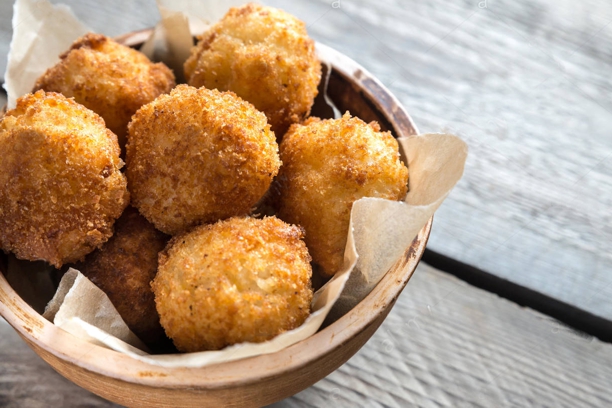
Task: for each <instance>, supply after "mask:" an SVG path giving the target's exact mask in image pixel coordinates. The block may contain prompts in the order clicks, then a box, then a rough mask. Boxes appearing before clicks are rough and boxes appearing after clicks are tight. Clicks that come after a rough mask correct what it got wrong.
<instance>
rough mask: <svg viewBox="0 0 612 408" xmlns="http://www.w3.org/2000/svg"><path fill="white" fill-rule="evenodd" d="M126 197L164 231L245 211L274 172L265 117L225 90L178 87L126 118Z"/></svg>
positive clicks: (272, 142)
mask: <svg viewBox="0 0 612 408" xmlns="http://www.w3.org/2000/svg"><path fill="white" fill-rule="evenodd" d="M129 132H130V141H129V143H128V145H127V156H126V157H127V158H126V160H127V173H126V174H127V177H128V180H129V188H130V192H131V193H132V202H133V205H134V206H135V207H137V208H138V209H139V211H140V213H141V214H142V215H144V216H145V217H146V218H147V219H148V220H149V221H151V222H152V223H153V224H154V225H155V226H156V228H157V229H159V230H160V231H163V232H165V233H167V234H170V235H175V234H178V233H180V232H182V231H184V230H186V229H188V228H190V227H192V226H194V225H197V224H199V223H204V222H215V221H217V220H219V219H224V218H229V217H231V216H234V215H241V214H248V213H249V211H250V210H251V208H252V207H253V205H254V204H255V203H256V202H257V201H258V200H259V199H260V198H261V197H262V196H263V195H264V193H265V192H266V190H267V189H268V187H269V186H270V183H271V182H272V178H273V177H274V176H275V175H276V174H277V173H278V168H279V167H280V160H279V158H278V145H277V144H276V140H275V137H274V133H273V132H272V131H270V126H269V125H268V124H267V122H266V117H265V115H264V114H262V113H261V112H259V111H257V110H255V108H253V106H252V105H251V104H250V103H248V102H245V101H243V100H241V99H240V98H238V97H237V96H236V95H235V94H233V93H231V92H219V91H217V90H208V89H205V88H200V89H195V88H193V87H190V86H187V85H179V86H177V87H176V88H175V89H174V90H173V91H172V92H171V93H170V95H162V96H160V97H159V98H158V99H156V100H155V101H154V102H152V103H150V104H147V105H145V106H143V107H142V108H141V109H140V110H139V111H138V112H137V113H136V114H135V115H134V118H133V120H132V122H131V123H130V125H129Z"/></svg>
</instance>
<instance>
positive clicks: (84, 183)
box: [0, 91, 129, 268]
mask: <svg viewBox="0 0 612 408" xmlns="http://www.w3.org/2000/svg"><path fill="white" fill-rule="evenodd" d="M0 152H2V157H1V159H0V247H2V249H4V250H5V251H10V252H13V253H14V254H15V255H16V256H17V257H18V258H20V259H26V260H30V261H35V260H44V261H47V262H49V263H51V264H52V265H54V266H55V267H58V268H59V267H60V266H62V264H64V263H70V262H75V261H78V260H80V259H82V258H83V257H84V256H85V255H87V254H88V253H89V252H91V251H93V250H94V249H95V248H96V247H99V246H100V245H102V244H103V243H104V242H105V241H106V240H108V238H109V237H110V236H111V235H112V233H113V231H112V227H113V223H114V222H115V220H116V219H117V218H118V217H119V216H120V215H121V213H122V212H123V209H124V208H125V207H126V206H127V204H128V202H129V194H128V191H127V187H126V179H125V177H124V175H123V174H122V173H121V172H120V171H119V169H120V168H121V166H122V165H123V162H122V161H121V159H120V158H119V145H118V144H117V137H116V136H115V135H114V134H113V133H112V132H111V131H110V130H108V129H107V128H106V127H105V126H104V121H103V120H102V118H101V117H100V116H98V115H97V114H95V113H94V112H92V111H90V110H89V109H87V108H85V107H84V106H82V105H79V104H78V103H76V102H74V101H73V100H72V99H67V98H66V97H64V96H63V95H60V94H57V93H53V92H50V93H45V92H43V91H38V92H36V93H35V94H33V95H32V94H28V95H25V96H23V97H22V98H19V99H18V100H17V107H16V108H15V109H13V110H10V111H8V112H7V113H6V115H5V116H4V117H3V118H2V119H1V121H0Z"/></svg>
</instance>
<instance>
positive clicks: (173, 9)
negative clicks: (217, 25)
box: [5, 0, 467, 367]
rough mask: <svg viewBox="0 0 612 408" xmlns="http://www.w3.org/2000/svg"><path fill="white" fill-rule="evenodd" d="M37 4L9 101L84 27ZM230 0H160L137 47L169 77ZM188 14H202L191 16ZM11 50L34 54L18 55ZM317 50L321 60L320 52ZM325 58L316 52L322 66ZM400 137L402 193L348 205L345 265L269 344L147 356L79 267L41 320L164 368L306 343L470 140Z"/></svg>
mask: <svg viewBox="0 0 612 408" xmlns="http://www.w3.org/2000/svg"><path fill="white" fill-rule="evenodd" d="M234 2H235V0H234V1H232V2H231V3H232V4H235V3H234ZM41 3H47V2H46V0H44V1H38V2H34V1H33V0H17V1H16V5H15V15H16V16H24V15H28V16H32V18H31V20H32V21H30V22H29V23H24V24H20V25H19V27H15V29H14V37H13V41H12V42H11V52H10V54H9V69H8V70H7V76H6V84H5V87H6V89H7V91H8V94H9V101H12V102H13V104H14V101H15V100H16V98H17V97H19V96H21V95H23V94H25V93H27V92H29V91H30V90H31V89H32V86H33V84H34V81H35V80H36V78H37V77H38V76H39V75H41V74H42V73H43V72H44V71H45V70H46V69H47V68H49V67H50V66H52V65H53V64H54V63H55V62H56V61H57V60H58V58H57V56H58V55H59V54H60V53H62V52H64V51H65V50H66V49H68V48H69V46H70V44H71V43H72V41H73V40H75V39H76V38H77V37H79V36H80V35H82V34H84V32H85V31H86V30H85V29H84V27H83V26H82V25H81V24H80V23H79V22H78V21H77V20H76V18H75V17H74V16H73V15H72V14H71V13H69V12H68V11H67V10H66V9H65V8H63V7H60V6H56V7H55V8H53V7H52V6H50V5H48V4H46V5H42V6H41ZM240 3H242V2H240ZM228 5H229V4H228V3H227V2H215V1H199V2H198V1H191V0H181V1H173V2H170V1H169V0H158V6H159V7H160V13H161V14H162V16H163V21H162V22H160V24H158V26H157V27H156V29H155V32H154V34H153V35H152V38H151V39H150V41H148V42H147V43H145V45H144V46H143V49H144V50H145V51H147V52H148V53H149V55H150V56H152V57H153V58H154V59H157V58H162V59H163V60H164V61H166V58H167V59H168V61H169V63H170V65H171V66H176V67H179V66H180V68H176V67H175V73H179V72H182V62H183V61H184V58H186V55H188V49H189V48H190V47H191V45H192V42H193V40H192V37H191V35H192V33H193V32H194V31H193V30H195V29H197V27H200V28H201V27H205V25H206V24H207V23H211V22H214V21H215V20H217V19H218V18H220V17H221V16H222V15H223V14H224V13H225V11H226V9H227V7H228ZM33 7H37V8H40V9H45V10H46V9H47V8H48V7H51V8H52V9H53V10H55V11H54V13H60V15H61V19H62V21H61V22H53V21H47V20H48V17H47V15H45V13H42V14H41V13H37V11H36V10H34V9H33ZM58 10H59V11H58ZM185 16H189V17H190V18H189V19H188V18H186V17H185ZM192 16H195V17H198V19H192V18H191V17H192ZM50 18H51V19H53V17H50ZM17 21H20V19H19V18H18V17H16V18H15V19H14V24H15V22H17ZM74 27H77V28H76V29H75V28H74ZM194 27H196V28H194ZM40 33H44V35H41V34H40ZM187 33H189V36H187ZM47 44H49V45H47ZM16 48H19V49H23V50H30V51H29V52H18V51H15V49H16ZM32 50H37V52H38V53H40V54H46V55H44V56H43V55H40V56H37V60H36V63H33V61H32V57H31V56H30V53H31V52H32ZM319 55H320V56H323V57H324V53H323V54H321V53H320V54H319ZM329 62H330V61H325V60H324V58H322V63H324V64H329ZM177 70H178V71H177ZM9 106H10V105H9ZM398 141H399V144H400V152H401V154H402V155H403V159H404V161H405V162H407V163H408V164H409V171H410V178H409V193H408V194H407V196H406V199H405V200H404V201H403V202H396V201H388V200H383V199H377V198H364V199H361V200H358V201H357V202H355V203H354V205H353V209H352V211H351V227H350V229H349V234H348V237H347V246H346V250H345V255H344V256H345V259H344V265H343V268H342V269H341V271H339V272H338V273H337V274H336V275H335V276H334V277H333V278H332V279H331V280H330V281H329V282H328V283H327V284H326V285H324V286H323V287H322V288H321V289H320V290H319V291H317V293H316V294H315V297H314V299H313V303H312V312H313V313H312V314H311V316H310V317H309V318H308V319H307V321H306V322H305V323H304V324H303V325H302V326H300V327H298V328H296V329H295V330H292V331H289V332H286V333H283V334H281V335H279V336H277V337H275V338H274V339H272V340H270V341H267V342H263V343H258V344H252V343H243V344H237V345H234V346H231V347H227V348H225V349H223V350H219V351H205V352H199V353H186V354H180V355H150V354H148V353H146V352H145V351H143V350H144V348H143V345H142V343H141V342H140V341H139V340H138V339H137V338H135V336H134V335H133V333H131V332H130V331H129V329H127V326H125V323H123V320H122V319H121V318H120V316H119V315H118V313H117V312H116V310H115V309H114V307H113V306H112V304H110V301H108V298H107V297H106V295H104V293H102V292H101V291H100V290H99V289H97V287H95V285H93V284H91V283H90V282H89V281H88V280H87V279H86V278H85V277H84V276H83V275H82V274H80V273H79V272H78V271H76V270H71V271H70V272H69V273H67V274H66V276H65V277H64V279H63V280H62V282H61V284H60V288H59V290H58V291H57V293H56V295H55V297H54V299H53V300H52V301H51V302H50V303H49V305H48V307H47V312H46V313H45V316H48V317H49V318H50V319H53V320H54V323H55V324H56V325H58V326H59V327H62V328H63V329H65V330H66V331H69V332H71V333H73V334H75V335H77V336H79V337H81V338H84V339H85V340H87V341H90V342H92V343H94V344H100V345H104V346H105V347H108V348H111V349H113V350H116V351H119V352H122V353H125V354H128V355H130V356H132V357H133V358H135V359H138V360H141V361H144V362H147V363H150V364H154V365H159V366H164V367H203V366H206V365H208V364H215V363H220V362H227V361H231V360H236V359H240V358H245V357H249V356H254V355H259V354H265V353H273V352H275V351H278V350H281V349H283V348H285V347H288V346H290V345H292V344H295V343H297V342H299V341H300V340H303V339H306V338H308V337H309V336H311V335H313V334H314V333H315V332H316V331H317V330H318V329H319V327H320V326H321V324H322V323H323V321H324V320H325V317H326V316H327V315H328V313H329V312H330V310H331V309H332V307H333V308H334V312H333V314H334V316H336V317H338V316H341V315H342V314H344V313H345V312H347V311H348V310H350V309H351V308H353V307H354V306H355V305H356V304H357V303H359V301H361V300H362V299H363V298H364V297H365V296H367V294H368V293H370V291H371V290H372V289H373V288H374V287H375V286H376V284H377V283H378V282H379V281H380V279H382V277H383V276H384V274H385V273H386V272H387V271H388V270H389V268H390V267H391V266H392V265H393V264H394V263H395V262H396V261H397V260H398V259H399V257H400V256H401V255H402V254H403V253H404V251H405V250H406V248H407V247H409V245H410V244H411V243H412V240H413V239H414V237H415V236H416V235H417V233H418V232H419V231H420V229H421V228H422V227H423V225H425V223H426V222H427V220H429V218H430V217H431V216H432V215H433V213H434V212H435V210H436V209H437V208H438V207H439V205H440V204H441V203H442V201H443V200H444V199H445V198H446V196H447V195H448V193H449V192H450V190H451V189H452V187H453V186H454V185H455V184H456V183H457V181H458V180H459V179H460V178H461V175H462V174H463V167H464V164H465V160H466V157H467V146H466V144H465V143H464V142H462V141H461V140H460V139H459V138H457V137H456V136H453V135H448V134H429V135H421V136H410V137H400V138H399V139H398ZM358 254H359V255H358Z"/></svg>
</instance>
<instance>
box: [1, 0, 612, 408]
mask: <svg viewBox="0 0 612 408" xmlns="http://www.w3.org/2000/svg"><path fill="white" fill-rule="evenodd" d="M53 2H54V3H58V2H59V1H53ZM11 3H12V2H11V1H10V0H2V1H0V72H3V71H4V69H5V64H6V54H7V52H8V47H9V42H10V37H11V32H12V30H11V24H10V18H11V11H12V5H11ZM63 3H67V4H70V5H71V7H72V8H73V9H74V10H75V12H76V14H77V15H78V16H79V18H81V19H82V20H83V21H84V22H85V23H86V24H88V25H89V26H90V27H91V28H92V29H93V30H95V31H98V32H103V33H105V34H108V35H111V36H112V35H118V34H121V33H124V32H126V31H130V30H137V29H141V28H146V27H149V26H152V25H154V24H155V22H156V21H157V20H158V18H159V14H158V12H157V10H156V9H155V7H154V0H146V1H145V0H138V1H123V0H109V1H105V2H101V1H96V0H86V1H76V0H71V1H63ZM266 3H267V4H270V5H274V6H278V7H282V8H284V9H285V10H287V11H289V12H292V13H293V14H295V15H297V16H298V17H300V18H301V19H302V20H304V21H305V22H306V24H307V26H308V30H309V32H310V34H311V35H312V36H313V37H314V38H315V39H316V40H318V41H320V42H322V43H325V44H327V45H330V46H332V47H334V48H336V49H337V50H339V51H341V52H343V53H345V54H347V55H348V56H350V57H351V58H353V59H355V60H356V61H358V62H359V63H360V64H362V65H364V66H365V67H366V68H367V69H368V70H370V71H371V72H373V73H374V74H375V75H376V76H377V77H378V78H379V79H381V81H382V82H383V83H384V84H385V85H386V86H387V87H388V88H390V89H391V91H392V92H393V93H394V94H395V95H396V96H398V97H399V99H400V100H401V101H402V103H403V104H404V105H405V107H406V109H407V111H408V112H409V113H410V114H411V116H412V117H413V119H414V121H415V123H416V124H417V126H418V127H419V129H420V130H421V131H422V132H430V131H445V130H448V131H452V132H454V133H456V134H458V135H460V136H461V137H463V138H464V139H465V140H466V141H467V142H468V144H469V147H470V156H469V158H468V163H467V167H466V171H465V176H464V178H463V180H462V181H461V182H460V183H459V185H458V186H457V187H456V188H455V190H454V191H453V192H452V194H451V195H450V197H449V198H448V199H447V201H446V202H445V203H444V204H443V206H442V207H441V208H440V210H439V211H438V212H437V214H436V219H435V222H434V227H433V232H432V236H431V239H430V244H429V248H431V249H433V250H435V251H436V252H439V253H441V254H443V255H446V256H448V257H450V258H453V259H456V260H459V261H461V262H463V263H465V264H468V265H472V266H475V267H477V268H479V269H482V270H484V271H486V272H488V273H490V274H494V275H496V276H499V277H502V278H505V279H507V280H509V281H512V282H514V283H517V284H519V285H522V286H524V287H527V288H530V289H533V290H535V291H537V292H540V293H542V294H545V295H548V296H549V297H551V298H554V299H558V300H560V301H562V302H565V303H567V304H569V305H572V306H575V307H576V308H579V309H582V310H584V311H588V312H590V313H592V314H594V315H596V316H600V317H603V318H605V319H612V302H610V301H609V299H610V298H612V273H610V272H611V271H612V251H610V250H609V245H610V242H611V241H612V216H611V215H610V214H611V212H610V211H609V208H610V207H611V204H612V120H611V119H612V92H611V90H612V76H611V75H610V72H611V65H612V41H611V40H612V3H610V2H607V1H605V0H587V1H582V2H576V1H570V0H557V1H554V0H529V1H527V0H515V1H509V0H487V1H478V0H464V1H457V2H451V1H443V0H429V1H426V2H421V1H415V0H412V1H399V0H377V1H373V0H367V1H366V0H351V1H349V0H340V1H331V0H329V1H321V0H311V1H306V0H299V1H292V2H281V1H279V0H273V1H266ZM610 347H612V346H610V345H609V344H607V343H602V342H599V341H598V340H596V339H594V338H591V337H589V336H585V335H582V334H577V333H575V332H574V331H572V330H571V329H569V328H567V327H566V326H564V325H562V324H560V323H559V322H556V321H554V320H552V319H550V318H548V317H546V316H544V315H541V314H538V313H535V312H533V311H530V310H528V309H523V308H519V307H518V306H516V305H515V304H513V303H510V302H508V301H506V300H504V299H500V298H498V297H496V296H494V295H491V294H489V293H487V292H484V291H482V290H479V289H475V288H473V287H470V286H468V285H466V284H464V283H463V282H461V281H458V280H456V279H455V278H451V277H449V276H447V275H446V274H444V273H441V272H439V271H436V270H434V269H432V268H430V267H428V266H426V265H423V264H422V266H420V267H419V269H418V270H417V272H416V273H415V276H414V278H413V279H412V280H411V282H410V283H409V285H408V287H407V289H406V290H405V291H404V293H403V294H402V296H401V297H400V299H399V301H398V304H397V305H396V307H395V308H394V310H393V311H392V313H391V314H390V316H389V317H388V319H387V320H386V322H385V323H384V324H383V326H382V327H381V328H380V329H379V331H378V332H377V334H376V335H375V336H374V337H373V338H372V339H371V340H370V342H369V343H368V344H367V345H366V346H365V347H364V348H363V349H362V351H361V352H360V353H359V354H358V355H356V356H355V357H354V358H353V359H351V360H350V361H349V362H348V363H347V364H345V365H344V366H343V367H342V368H341V369H339V370H338V371H337V372H335V373H333V374H332V375H330V376H329V377H327V378H326V379H325V380H323V381H321V382H319V383H318V384H316V385H314V386H313V387H311V388H309V389H308V390H306V391H304V392H302V393H300V394H298V395H296V396H294V397H292V398H290V399H288V400H286V401H283V402H281V403H279V404H277V405H275V406H279V407H285V406H286V407H294V406H296V407H297V406H300V407H301V406H322V405H329V404H330V403H333V405H334V406H347V407H348V406H398V407H399V406H401V407H403V406H411V405H414V406H424V407H429V406H453V407H454V406H466V407H468V406H470V407H471V406H482V407H491V406H495V407H498V406H500V407H503V406H550V407H557V406H560V407H561V406H563V407H564V406H568V407H576V406H593V407H600V406H607V405H612V391H609V384H610V383H612V372H611V371H612V369H611V368H610V367H612V364H611V363H612V353H611V351H612V350H611V349H610ZM49 402H51V405H54V406H66V407H71V406H82V405H88V406H105V405H106V406H110V405H112V404H109V403H106V402H104V401H102V400H100V399H99V398H97V397H95V396H93V395H91V394H89V393H88V392H86V391H84V390H81V389H80V388H78V387H76V386H74V385H72V384H71V383H69V382H68V381H66V380H64V379H63V378H61V377H59V375H57V374H55V373H54V372H53V371H52V369H51V368H49V367H47V366H46V365H45V364H44V363H43V362H42V361H41V360H39V359H38V358H37V357H36V356H35V355H34V354H33V352H31V351H30V350H29V349H28V348H27V346H25V344H23V343H22V342H21V341H20V340H19V339H18V337H17V336H16V335H15V334H14V333H13V332H12V331H11V329H10V328H9V327H8V325H6V324H5V323H3V322H2V323H0V406H20V407H21V406H33V407H35V406H49Z"/></svg>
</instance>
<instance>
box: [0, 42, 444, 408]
mask: <svg viewBox="0 0 612 408" xmlns="http://www.w3.org/2000/svg"><path fill="white" fill-rule="evenodd" d="M149 33H150V31H149V30H143V31H140V32H135V33H130V34H128V35H125V36H122V37H120V38H118V40H119V41H120V42H122V43H124V44H126V45H130V46H137V45H138V44H139V43H142V42H143V41H144V39H146V38H147V37H148V35H149ZM317 46H318V47H324V46H321V45H317ZM324 48H325V52H326V53H327V54H326V55H331V56H333V58H332V71H331V75H330V77H329V88H328V95H329V96H330V97H331V98H332V100H333V101H334V102H335V104H336V106H337V107H338V109H339V110H340V112H345V111H346V110H349V111H350V112H351V113H352V114H353V115H355V116H359V117H361V118H362V119H363V120H365V121H366V122H369V121H371V120H376V121H378V123H379V124H380V125H381V127H382V128H383V129H385V130H391V131H392V132H393V134H394V135H395V136H400V135H402V136H403V135H406V136H407V135H411V134H416V133H417V131H416V128H415V126H414V124H413V123H412V121H411V119H410V117H409V116H408V114H407V113H406V112H405V111H404V109H403V108H402V107H401V105H400V104H399V102H398V101H397V99H396V98H395V97H394V96H393V95H392V94H391V93H390V92H389V91H388V90H387V89H385V88H384V87H383V86H382V85H381V83H380V82H379V81H378V80H376V78H374V77H373V76H372V75H371V74H370V73H368V72H367V71H366V70H365V69H364V68H362V67H361V66H360V65H359V64H357V63H356V62H354V61H352V60H351V59H349V58H347V57H346V56H344V55H342V54H340V53H338V52H337V51H334V50H331V49H329V48H328V47H324ZM321 102H322V101H321V100H319V101H317V104H316V106H315V108H314V109H313V114H315V115H321V116H329V113H330V112H329V108H328V107H327V106H326V105H325V104H324V103H321ZM431 224H432V219H430V220H429V222H428V223H427V225H425V226H424V227H423V228H422V229H421V231H420V232H419V234H418V236H417V237H416V238H415V239H414V241H413V242H412V245H411V246H410V247H409V248H407V249H406V252H405V253H404V255H403V256H402V257H401V259H400V260H399V261H398V262H397V263H396V264H395V265H394V266H393V267H392V268H391V269H390V270H389V272H388V273H387V274H386V275H385V276H384V277H383V279H382V280H381V281H380V283H379V284H378V285H377V286H376V287H375V288H374V290H373V291H372V292H371V293H370V294H369V295H368V296H367V297H366V298H365V299H364V300H363V301H362V302H361V303H359V304H358V305H357V306H356V307H355V308H353V309H352V310H351V311H350V312H349V313H347V314H345V315H344V316H343V317H341V318H340V319H339V320H337V321H335V322H334V323H332V324H331V325H329V326H327V327H325V328H324V329H322V330H320V331H319V332H318V333H316V334H315V335H313V336H312V337H310V338H308V339H306V340H304V341H301V342H299V343H297V344H294V345H293V346H291V347H288V348H286V349H284V350H281V351H279V352H277V353H273V354H267V355H262V356H256V357H251V358H247V359H243V360H237V361H232V362H229V363H222V364H217V365H213V366H209V367H205V368H163V367H158V366H153V365H149V364H146V363H142V362H139V361H136V360H133V359H131V358H130V357H128V356H126V355H124V354H120V353H118V352H115V351H113V350H109V349H106V348H103V347H99V346H96V345H92V344H90V343H87V342H85V341H83V340H81V339H79V338H77V337H75V336H73V335H71V334H70V333H67V332H65V331H64V330H62V329H59V328H57V327H56V326H55V325H53V324H52V323H50V322H49V321H47V320H46V319H44V318H43V317H42V316H41V315H40V314H38V313H37V312H36V311H35V310H34V309H33V308H32V307H30V306H29V305H28V304H27V303H26V302H24V301H23V300H22V299H21V298H20V297H19V295H18V294H17V293H16V292H15V291H14V290H13V288H11V286H10V285H9V284H8V283H7V281H6V279H5V277H4V275H3V274H1V273H0V315H2V316H3V317H4V318H5V319H6V320H7V321H8V323H9V324H10V325H11V326H13V328H14V329H15V330H16V331H17V332H18V333H19V335H20V336H21V337H22V338H23V339H24V340H25V342H26V343H28V345H29V346H30V347H31V348H32V349H33V350H34V351H35V352H36V353H38V355H39V356H41V357H42V358H43V359H44V360H45V361H46V362H48V363H49V364H51V366H53V368H54V369H55V370H56V371H58V372H59V373H60V374H62V375H63V376H65V377H66V378H68V379H70V380H71V381H73V382H74V383H76V384H78V385H79V386H81V387H83V388H86V389H88V390H90V391H91V392H93V393H95V394H98V395H100V396H102V397H104V398H106V399H108V400H111V401H114V402H117V403H119V404H122V405H126V406H134V407H176V406H181V407H201V406H229V407H250V406H253V407H255V406H262V405H266V404H270V403H273V402H276V401H279V400H282V399H284V398H286V397H289V396H291V395H293V394H295V393H297V392H299V391H301V390H303V389H305V388H307V387H309V386H311V385H312V384H314V383H315V382H317V381H319V380H320V379H322V378H323V377H325V376H326V375H328V374H329V373H331V372H332V371H334V370H335V369H337V368H338V367H340V366H341V365H342V364H343V363H345V362H346V361H347V360H348V359H349V358H350V357H351V356H353V355H354V354H355V353H356V352H357V351H358V350H359V349H360V348H361V347H362V346H363V345H364V344H365V343H366V341H368V339H369V338H370V337H371V336H372V335H373V334H374V332H375V331H376V329H377V328H378V327H379V326H380V324H381V323H382V322H383V320H384V319H385V317H386V316H387V314H388V313H389V311H390V310H391V308H392V307H393V305H394V304H395V301H396V299H397V297H398V296H399V294H400V293H401V291H402V290H403V289H404V287H405V286H406V283H407V282H408V280H409V279H410V277H411V276H412V274H413V272H414V270H415V268H416V266H417V264H418V262H419V260H420V259H421V256H422V254H423V251H424V249H425V245H426V243H427V239H428V237H429V233H430V230H431ZM0 270H1V271H2V272H6V258H3V255H2V256H0Z"/></svg>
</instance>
